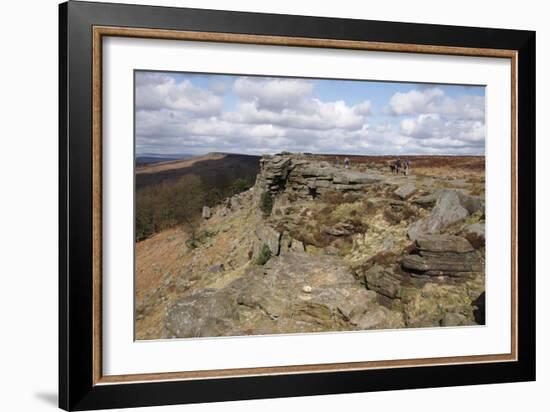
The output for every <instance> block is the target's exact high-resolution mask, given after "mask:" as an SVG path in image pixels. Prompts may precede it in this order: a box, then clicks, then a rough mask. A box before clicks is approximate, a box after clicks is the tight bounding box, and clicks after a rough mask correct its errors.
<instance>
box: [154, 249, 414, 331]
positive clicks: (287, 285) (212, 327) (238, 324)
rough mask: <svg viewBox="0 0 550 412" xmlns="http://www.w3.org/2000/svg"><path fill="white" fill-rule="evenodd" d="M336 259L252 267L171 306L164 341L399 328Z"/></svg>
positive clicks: (293, 257) (285, 259)
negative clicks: (166, 339)
mask: <svg viewBox="0 0 550 412" xmlns="http://www.w3.org/2000/svg"><path fill="white" fill-rule="evenodd" d="M403 326H404V324H403V319H402V315H401V314H400V313H398V312H395V311H391V310H389V309H387V308H385V307H382V306H380V305H378V304H376V293H374V292H373V291H369V290H367V289H365V288H364V287H362V286H361V285H360V284H359V283H358V282H357V281H356V280H355V278H354V276H353V274H352V273H351V272H350V271H349V270H348V269H347V268H346V267H345V265H342V263H341V262H340V261H338V260H337V259H336V258H330V257H326V256H312V255H308V254H288V255H281V256H280V257H276V258H272V259H271V260H270V261H269V262H267V263H266V264H265V265H264V266H252V267H250V268H249V270H248V271H247V272H246V273H245V274H244V275H243V276H242V277H240V278H238V279H236V280H235V281H233V282H232V283H230V284H229V285H227V286H225V287H223V288H221V289H201V290H197V291H195V292H194V293H193V294H191V295H189V296H186V297H184V298H182V299H180V300H178V301H176V302H174V303H173V304H171V305H170V306H169V307H168V309H167V312H166V320H165V328H164V337H165V338H182V337H200V336H227V335H233V336H235V335H248V334H255V335H256V334H266V333H269V334H272V333H303V332H318V331H327V330H330V331H337V330H358V329H379V328H398V327H403Z"/></svg>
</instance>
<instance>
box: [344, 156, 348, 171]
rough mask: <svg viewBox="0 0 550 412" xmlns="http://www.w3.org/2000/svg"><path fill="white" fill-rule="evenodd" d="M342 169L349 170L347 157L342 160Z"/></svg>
mask: <svg viewBox="0 0 550 412" xmlns="http://www.w3.org/2000/svg"><path fill="white" fill-rule="evenodd" d="M344 167H345V168H346V169H349V158H347V157H346V158H345V159H344Z"/></svg>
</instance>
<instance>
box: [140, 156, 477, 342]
mask: <svg viewBox="0 0 550 412" xmlns="http://www.w3.org/2000/svg"><path fill="white" fill-rule="evenodd" d="M413 166H414V164H413ZM455 166H456V165H454V166H453V160H452V159H451V160H450V161H449V162H448V165H447V166H445V167H439V168H437V169H433V170H432V169H418V170H415V169H413V171H412V173H411V174H410V175H409V176H404V175H395V174H393V173H392V172H391V171H390V169H389V167H388V166H387V165H386V164H383V163H378V164H375V163H369V162H367V163H362V164H357V165H356V164H353V163H352V167H351V168H350V169H346V168H344V167H343V166H342V165H337V164H335V162H330V163H329V162H327V161H325V160H322V159H319V158H317V157H316V158H313V157H311V156H307V155H295V154H282V155H277V156H264V157H262V159H261V168H260V173H259V174H258V177H257V180H256V184H255V185H254V187H253V188H251V189H250V190H248V191H246V192H243V193H241V194H239V195H236V196H234V197H232V198H230V199H227V200H226V201H225V202H224V204H222V205H219V206H217V207H215V208H213V209H211V210H210V209H207V208H205V210H203V223H202V224H201V227H200V229H199V230H198V235H197V236H196V237H195V239H190V237H189V235H188V234H187V233H185V232H184V231H183V230H182V229H177V228H175V229H171V230H167V231H164V232H162V233H159V234H157V235H155V236H153V237H152V238H149V239H146V240H144V241H141V242H139V243H138V244H137V246H136V268H137V270H136V303H137V305H136V338H137V339H158V338H183V337H208V336H226V335H255V334H273V333H302V332H320V331H339V330H364V329H387V328H392V329H394V328H402V327H434V326H438V327H439V326H462V325H476V324H483V323H484V322H485V311H484V302H485V277H484V255H485V229H484V228H485V224H484V222H485V204H484V189H483V188H484V175H483V172H482V170H481V171H479V170H473V169H472V168H470V167H465V168H460V167H459V166H456V167H455Z"/></svg>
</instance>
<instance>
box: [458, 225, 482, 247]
mask: <svg viewBox="0 0 550 412" xmlns="http://www.w3.org/2000/svg"><path fill="white" fill-rule="evenodd" d="M462 234H463V236H464V237H465V238H466V239H468V242H470V243H471V244H472V246H473V247H474V248H476V249H479V248H481V247H484V246H485V225H484V224H482V223H473V224H471V225H467V226H465V227H464V229H462Z"/></svg>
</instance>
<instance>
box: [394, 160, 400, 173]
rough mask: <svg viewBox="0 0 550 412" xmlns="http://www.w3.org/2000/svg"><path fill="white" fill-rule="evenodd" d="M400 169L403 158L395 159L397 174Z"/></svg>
mask: <svg viewBox="0 0 550 412" xmlns="http://www.w3.org/2000/svg"><path fill="white" fill-rule="evenodd" d="M399 169H401V159H399V158H398V159H397V160H396V161H395V174H396V175H398V174H399Z"/></svg>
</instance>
